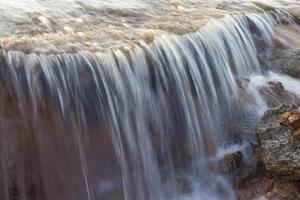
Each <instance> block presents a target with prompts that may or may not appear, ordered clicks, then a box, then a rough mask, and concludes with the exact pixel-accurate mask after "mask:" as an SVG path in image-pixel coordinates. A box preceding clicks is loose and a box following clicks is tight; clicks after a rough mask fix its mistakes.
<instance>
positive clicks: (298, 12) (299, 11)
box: [288, 6, 300, 21]
mask: <svg viewBox="0 0 300 200" xmlns="http://www.w3.org/2000/svg"><path fill="white" fill-rule="evenodd" d="M288 12H289V13H290V14H291V15H292V16H293V17H294V18H295V19H296V20H299V21H300V6H297V7H292V8H289V9H288Z"/></svg>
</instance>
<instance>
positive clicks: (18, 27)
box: [0, 0, 299, 53]
mask: <svg viewBox="0 0 300 200" xmlns="http://www.w3.org/2000/svg"><path fill="white" fill-rule="evenodd" d="M259 2H262V1H259ZM263 2H264V3H266V4H267V5H271V6H276V7H279V8H287V7H292V6H295V5H299V2H298V1H276V0H273V1H269V0H268V1H267V0H266V1H263ZM259 7H260V6H257V4H256V3H255V2H253V1H201V0H197V1H196V0H182V1H179V0H165V1H163V0H159V1H149V0H129V1H116V0H105V1H104V0H101V1H96V0H88V1H80V0H77V1H75V0H62V1H59V2H58V1H54V0H20V1H17V2H15V1H11V0H2V1H1V3H0V11H1V12H0V13H1V14H0V22H1V23H0V44H2V46H3V47H4V48H5V49H7V50H22V51H24V52H44V53H62V52H78V51H80V50H90V51H94V52H95V51H103V50H106V49H107V48H119V47H120V46H123V45H126V44H132V43H134V42H135V41H137V40H139V39H141V40H144V41H146V42H151V41H152V40H153V38H154V37H156V36H159V35H162V34H170V33H175V34H184V33H189V32H195V31H197V30H198V29H199V28H200V27H202V26H203V25H205V24H207V23H208V22H211V21H212V20H214V19H218V18H222V17H224V15H226V14H230V15H231V14H233V13H235V14H238V13H241V12H249V11H250V12H253V11H254V12H256V11H259V10H260V11H261V8H259Z"/></svg>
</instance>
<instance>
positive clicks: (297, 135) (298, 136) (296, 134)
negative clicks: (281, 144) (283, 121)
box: [293, 128, 300, 140]
mask: <svg viewBox="0 0 300 200" xmlns="http://www.w3.org/2000/svg"><path fill="white" fill-rule="evenodd" d="M293 136H294V138H295V139H297V140H300V128H298V129H297V130H295V131H294V133H293Z"/></svg>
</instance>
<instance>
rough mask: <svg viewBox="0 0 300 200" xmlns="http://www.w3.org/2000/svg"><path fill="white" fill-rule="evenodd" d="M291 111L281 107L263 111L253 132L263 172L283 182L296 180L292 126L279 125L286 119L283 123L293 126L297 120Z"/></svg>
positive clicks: (299, 172)
mask: <svg viewBox="0 0 300 200" xmlns="http://www.w3.org/2000/svg"><path fill="white" fill-rule="evenodd" d="M295 109H297V107H296V106H286V105H282V106H279V107H277V108H274V109H271V110H269V111H267V112H266V113H265V114H264V116H263V117H262V119H261V121H260V122H259V123H258V125H257V129H256V135H257V139H258V143H259V152H260V156H261V159H262V162H263V163H264V165H265V167H266V169H267V171H268V172H269V173H270V174H271V175H272V176H274V177H281V178H282V179H285V180H300V141H298V140H295V139H294V137H293V132H294V129H293V128H292V127H290V126H286V125H284V124H282V123H280V122H281V121H284V120H288V121H287V122H286V121H284V123H285V122H286V123H289V124H291V125H295V121H298V118H295V116H296V117H298V113H297V114H295V112H294V111H295ZM287 112H289V113H290V114H289V115H288V114H286V113H287Z"/></svg>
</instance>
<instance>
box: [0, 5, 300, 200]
mask: <svg viewBox="0 0 300 200" xmlns="http://www.w3.org/2000/svg"><path fill="white" fill-rule="evenodd" d="M29 3H31V4H30V7H29V6H28V5H29ZM274 3H276V6H280V7H284V6H286V5H291V4H297V1H295V2H292V1H289V2H288V1H277V2H275V1H274ZM285 4H286V5H285ZM170 5H171V6H172V5H175V7H174V8H173V7H172V8H170V9H177V10H174V12H175V13H173V14H174V15H176V14H177V13H176V12H179V11H178V9H179V10H183V11H180V12H179V14H180V13H181V12H184V13H181V14H180V16H181V17H182V16H185V15H186V14H187V16H185V18H184V19H183V21H184V20H187V19H189V18H187V17H188V16H189V17H191V18H193V17H199V16H200V15H198V14H197V9H203V10H205V9H208V10H209V11H211V10H212V9H213V10H215V13H211V15H210V16H209V17H208V18H209V19H210V20H211V19H214V20H213V21H210V22H209V23H207V24H206V23H205V24H206V25H204V24H203V23H202V22H203V20H204V21H205V22H207V19H203V20H201V22H199V21H198V20H197V19H196V18H195V19H194V20H193V21H192V22H195V23H196V24H197V25H196V26H195V28H197V29H198V28H199V27H200V26H201V28H200V29H199V30H198V31H197V32H194V33H189V34H184V35H175V34H173V33H174V31H172V30H173V28H174V27H172V29H168V28H170V27H169V26H167V27H168V28H166V24H169V23H171V24H172V22H170V21H168V20H170V19H168V17H169V16H168V15H169V14H170V12H171V11H170V10H168V9H167V8H169V7H168V6H170ZM274 5H275V4H274ZM0 8H1V10H3V11H4V12H2V14H1V15H3V16H6V18H3V20H2V22H1V23H0V27H2V26H3V27H2V28H1V29H2V30H1V36H2V39H1V43H2V45H3V50H2V51H1V56H0V67H1V68H0V70H1V71H0V72H1V73H0V83H1V92H0V98H1V104H0V120H1V121H0V131H1V132H0V133H1V135H0V144H1V148H0V150H1V151H0V152H1V154H0V155H1V165H0V169H1V170H0V176H1V177H2V178H1V179H0V199H5V200H11V199H16V200H18V199H22V200H27V199H30V200H40V199H45V200H48V199H49V200H52V199H57V200H60V199H64V200H68V199H70V200H74V199H87V200H94V199H105V200H112V199H113V200H117V199H126V200H143V199H151V200H164V199H173V200H174V199H176V200H177V199H179V200H181V199H191V200H206V199H216V200H220V199H228V200H231V199H236V197H235V192H234V189H233V186H232V176H231V175H232V174H230V173H228V174H224V173H221V170H220V169H219V165H218V162H219V161H220V160H222V158H223V157H224V156H226V155H228V154H230V153H232V152H235V151H237V150H240V151H243V152H246V151H247V148H248V147H249V145H250V144H251V143H255V139H254V133H253V128H254V126H255V122H256V120H258V118H259V117H260V116H261V114H262V113H263V112H264V111H265V110H266V109H267V108H268V106H269V105H268V103H267V101H266V100H265V97H264V96H263V95H262V94H261V89H263V88H264V87H267V86H268V84H269V83H270V82H277V81H278V82H281V83H282V84H283V86H284V88H285V89H286V90H287V91H288V92H289V93H290V94H291V95H293V98H294V99H300V94H299V91H298V90H297V85H300V81H299V80H297V79H293V78H291V77H288V76H285V75H279V74H277V73H274V72H267V71H265V70H264V68H263V67H262V66H261V64H260V62H259V59H258V54H259V53H264V54H265V55H270V53H271V52H272V50H273V49H274V48H276V43H275V42H274V37H275V33H274V31H275V29H276V27H278V26H280V25H281V24H282V25H287V24H288V26H290V27H293V28H295V29H297V28H298V27H297V25H296V24H295V22H294V21H293V18H292V17H291V16H290V15H289V14H288V13H287V12H285V11H284V10H277V11H268V12H260V13H255V12H246V13H240V12H238V10H239V9H240V8H244V9H245V11H248V10H249V3H248V2H246V1H240V2H239V3H238V4H235V3H233V2H227V1H214V2H211V3H207V2H201V1H192V0H187V1H182V2H177V1H176V2H175V1H174V2H173V3H172V2H171V3H170V2H169V1H168V2H167V1H166V2H165V1H157V2H154V1H139V0H134V1H133V0H132V1H129V2H128V3H127V2H126V3H125V2H123V3H120V2H119V1H114V0H112V1H92V0H89V1H86V2H85V3H83V2H81V1H66V0H65V1H62V2H61V3H58V4H56V2H54V1H51V0H43V1H42V0H40V1H32V0H31V1H29V0H22V1H20V2H19V3H18V4H12V3H11V1H8V0H4V1H3V0H2V1H1V3H0ZM61 8H66V10H63V9H61ZM158 8H159V9H158ZM160 8H161V9H160ZM185 9H188V11H187V10H185ZM208 10H206V12H208ZM233 10H235V11H236V13H235V12H234V14H230V15H229V14H228V12H229V11H230V12H233ZM99 11H101V12H100V13H98V12H99ZM172 12H173V11H172ZM3 13H4V14H3ZM220 13H221V14H220ZM10 14H11V16H13V17H8V16H10ZM189 14H190V15H189ZM116 15H118V16H120V18H116ZM25 16H26V17H25ZM138 16H139V17H138ZM220 17H221V19H218V20H215V19H216V18H220ZM119 19H120V20H121V22H122V23H121V25H120V22H117V21H118V20H119ZM136 19H139V20H140V21H137V20H136ZM166 19H168V20H167V21H165V22H166V23H164V26H158V25H159V24H160V23H161V22H163V21H164V20H166ZM177 19H179V18H177ZM18 20H23V22H22V23H19V21H18ZM26 20H27V21H26ZM74 20H75V23H74ZM122 20H123V21H122ZM124 20H125V21H126V22H125V21H124ZM123 22H124V23H123ZM76 24H77V25H76ZM78 24H81V25H78ZM108 24H110V26H107V25H108ZM124 24H125V25H124ZM126 24H127V25H126ZM149 24H150V25H152V26H151V28H149V27H150V25H149ZM146 25H149V26H146ZM160 25H161V24H160ZM175 25H176V24H175ZM24 27H26V28H24ZM159 27H160V28H159ZM93 28H95V29H93ZM178 28H182V27H178ZM90 29H91V30H90ZM92 29H93V30H92ZM105 29H107V30H106V31H107V32H106V33H105V34H107V35H105V34H104V35H103V34H102V31H104V30H105ZM126 29H128V32H126V31H124V30H126ZM135 29H136V30H139V31H140V30H142V31H145V30H146V31H149V30H150V29H151V31H154V33H155V34H154V35H155V36H153V38H152V35H151V41H147V40H145V38H143V39H144V40H138V41H137V40H136V41H134V42H131V44H130V45H128V46H126V48H111V46H110V45H108V46H109V47H107V48H109V49H107V50H106V51H104V50H103V48H104V47H105V45H104V46H103V45H102V44H100V41H101V42H103V41H118V42H120V43H122V44H124V43H123V42H124V41H123V39H124V38H123V36H124V35H129V37H131V35H132V34H135V32H137V31H135V32H134V30H135ZM183 29H184V31H183V32H180V33H186V32H191V31H193V30H194V27H189V29H188V30H186V26H184V27H183ZM78 30H81V32H80V34H83V35H82V36H84V37H82V38H81V37H79V38H76V37H75V36H76V34H77V35H78V34H79V32H78ZM111 31H119V33H120V35H122V36H120V37H119V36H115V37H112V38H111V37H108V35H109V36H110V35H111ZM53 37H56V38H55V39H53ZM149 37H150V36H149ZM51 38H52V39H51ZM134 39H135V38H134V37H132V39H130V40H134ZM136 39H140V38H136ZM24 41H25V42H24ZM91 41H92V42H93V48H92V49H90V48H86V47H87V46H88V45H87V44H84V45H83V46H80V45H81V44H80V43H84V42H91ZM43 42H44V43H43ZM67 45H71V46H72V47H74V45H75V46H76V49H77V48H78V49H80V50H82V51H78V52H76V53H68V51H67V50H66V49H65V47H66V46H67ZM95 46H96V47H99V48H101V49H102V50H101V51H100V49H97V48H94V47H95ZM51 47H53V48H52V49H51ZM19 48H20V49H19ZM41 48H44V49H43V50H41ZM24 49H25V50H24ZM45 49H46V51H44V50H45ZM49 49H50V50H51V51H50V52H49V51H48V50H49ZM57 49H59V51H58V52H59V53H57ZM76 49H75V51H77V50H76ZM104 49H105V48H104ZM21 50H22V51H23V50H24V51H25V52H22V51H21ZM73 50H74V49H73ZM85 50H89V51H85ZM52 51H53V52H55V53H53V52H52ZM37 52H47V54H44V53H37ZM51 52H52V53H51ZM242 96H247V97H248V98H249V99H247V100H246V101H244V100H242ZM245 154H246V153H245ZM247 156H251V155H248V154H247ZM249 159H250V158H249Z"/></svg>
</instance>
